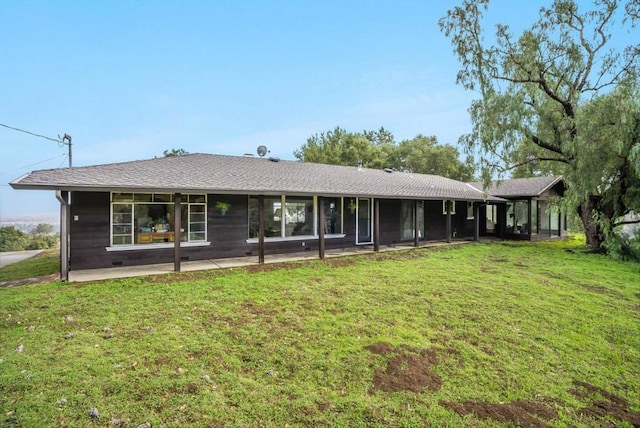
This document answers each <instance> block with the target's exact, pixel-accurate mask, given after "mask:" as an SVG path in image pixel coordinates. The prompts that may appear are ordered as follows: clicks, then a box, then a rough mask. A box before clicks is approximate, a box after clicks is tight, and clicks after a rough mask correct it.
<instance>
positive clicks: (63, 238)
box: [56, 190, 69, 281]
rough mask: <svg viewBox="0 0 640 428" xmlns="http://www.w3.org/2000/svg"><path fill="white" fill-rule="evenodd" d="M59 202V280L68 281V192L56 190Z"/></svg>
mask: <svg viewBox="0 0 640 428" xmlns="http://www.w3.org/2000/svg"><path fill="white" fill-rule="evenodd" d="M56 198H57V199H58V201H59V202H60V281H69V192H67V191H61V190H58V191H56Z"/></svg>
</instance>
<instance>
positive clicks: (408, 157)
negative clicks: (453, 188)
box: [396, 135, 475, 181]
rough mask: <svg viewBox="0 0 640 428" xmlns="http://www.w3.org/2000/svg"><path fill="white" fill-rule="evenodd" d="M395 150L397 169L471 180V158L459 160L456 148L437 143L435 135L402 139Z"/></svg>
mask: <svg viewBox="0 0 640 428" xmlns="http://www.w3.org/2000/svg"><path fill="white" fill-rule="evenodd" d="M396 151H397V153H398V160H399V163H400V165H399V167H398V169H400V170H402V171H407V172H416V173H421V174H436V175H441V176H443V177H447V178H452V179H454V180H460V181H471V180H473V173H474V172H475V167H474V165H473V162H472V160H471V158H467V160H466V161H465V162H464V163H463V162H461V161H460V159H459V157H460V152H459V151H458V149H456V148H455V147H453V146H450V145H440V144H438V140H437V138H436V137H433V136H432V137H425V136H423V135H418V136H416V137H415V138H412V139H411V140H404V141H402V142H401V143H400V144H399V145H398V147H397V149H396Z"/></svg>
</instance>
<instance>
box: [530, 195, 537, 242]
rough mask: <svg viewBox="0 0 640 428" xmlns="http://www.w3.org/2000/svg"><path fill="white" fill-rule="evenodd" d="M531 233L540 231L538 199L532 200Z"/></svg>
mask: <svg viewBox="0 0 640 428" xmlns="http://www.w3.org/2000/svg"><path fill="white" fill-rule="evenodd" d="M531 233H532V234H537V233H538V201H536V200H533V201H531Z"/></svg>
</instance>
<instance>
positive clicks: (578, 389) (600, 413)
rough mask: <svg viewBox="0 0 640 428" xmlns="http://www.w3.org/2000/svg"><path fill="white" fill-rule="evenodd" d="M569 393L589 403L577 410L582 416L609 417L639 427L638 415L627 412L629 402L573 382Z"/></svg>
mask: <svg viewBox="0 0 640 428" xmlns="http://www.w3.org/2000/svg"><path fill="white" fill-rule="evenodd" d="M573 386H574V388H573V389H570V390H569V392H570V393H571V394H573V395H575V396H576V397H578V398H580V399H583V400H588V401H591V402H592V403H591V406H589V407H585V408H583V409H580V410H578V412H579V413H580V414H582V415H584V416H587V417H592V418H595V419H601V418H604V417H607V416H609V417H611V418H614V419H619V420H621V421H625V422H628V423H630V424H632V425H633V426H634V427H640V413H639V412H632V411H630V410H629V402H628V401H627V400H625V399H624V398H621V397H618V396H617V395H614V394H612V393H610V392H608V391H606V390H604V389H602V388H599V387H597V386H593V385H591V384H589V383H587V382H581V381H577V380H576V381H574V382H573Z"/></svg>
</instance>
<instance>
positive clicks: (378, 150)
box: [294, 127, 475, 181]
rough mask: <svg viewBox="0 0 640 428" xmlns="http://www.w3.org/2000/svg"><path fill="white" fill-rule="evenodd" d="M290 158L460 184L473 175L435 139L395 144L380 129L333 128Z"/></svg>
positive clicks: (466, 164) (470, 167) (469, 163)
mask: <svg viewBox="0 0 640 428" xmlns="http://www.w3.org/2000/svg"><path fill="white" fill-rule="evenodd" d="M294 155H295V157H296V158H297V159H299V160H301V161H304V162H315V163H326V164H333V165H346V166H356V165H358V162H359V161H362V165H363V166H364V167H366V168H378V169H381V168H393V169H396V170H398V171H405V172H415V173H421V174H435V175H441V176H443V177H447V178H452V179H454V180H461V181H470V180H472V179H473V173H474V171H475V166H474V165H473V162H472V159H471V158H470V157H468V158H467V159H466V160H465V162H461V161H460V159H459V157H460V152H458V150H457V149H456V148H455V147H453V146H450V145H440V144H438V140H437V139H436V137H433V136H432V137H425V136H423V135H418V136H416V137H415V138H413V139H410V140H404V141H402V142H400V143H399V144H397V143H396V142H395V140H394V137H393V135H392V134H391V133H390V132H389V131H387V130H386V129H384V128H380V129H379V130H378V131H364V132H362V133H353V132H347V131H345V130H344V129H342V128H340V127H336V128H335V129H334V130H332V131H328V132H323V133H321V134H316V135H314V136H312V137H310V138H309V139H307V143H306V144H304V145H303V146H302V147H301V148H300V149H298V150H296V151H295V152H294Z"/></svg>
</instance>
